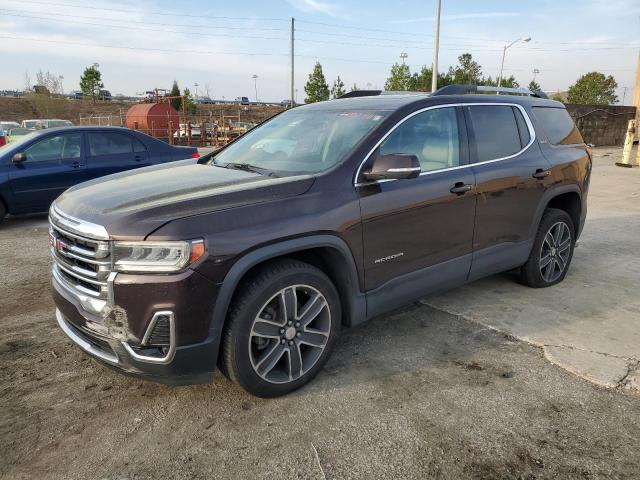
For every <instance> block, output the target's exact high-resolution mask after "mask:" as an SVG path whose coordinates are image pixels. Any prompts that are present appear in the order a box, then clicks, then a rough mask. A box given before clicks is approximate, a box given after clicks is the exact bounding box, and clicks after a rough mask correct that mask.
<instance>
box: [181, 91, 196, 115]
mask: <svg viewBox="0 0 640 480" xmlns="http://www.w3.org/2000/svg"><path fill="white" fill-rule="evenodd" d="M182 96H183V97H184V98H183V101H184V111H185V112H187V113H188V114H190V115H193V114H195V113H197V112H198V107H196V102H195V100H194V99H193V95H191V92H190V91H189V89H188V88H185V89H184V91H183V92H182Z"/></svg>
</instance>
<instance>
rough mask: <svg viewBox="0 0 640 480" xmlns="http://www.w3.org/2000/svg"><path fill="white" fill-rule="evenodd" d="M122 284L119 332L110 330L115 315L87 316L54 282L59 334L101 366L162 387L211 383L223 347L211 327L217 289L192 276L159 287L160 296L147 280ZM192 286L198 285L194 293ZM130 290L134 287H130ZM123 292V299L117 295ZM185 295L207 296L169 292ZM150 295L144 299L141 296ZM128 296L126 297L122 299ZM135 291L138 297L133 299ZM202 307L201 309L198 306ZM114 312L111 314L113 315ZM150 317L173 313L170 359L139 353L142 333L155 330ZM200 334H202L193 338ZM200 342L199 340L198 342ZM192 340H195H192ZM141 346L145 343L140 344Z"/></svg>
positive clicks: (53, 288) (68, 292)
mask: <svg viewBox="0 0 640 480" xmlns="http://www.w3.org/2000/svg"><path fill="white" fill-rule="evenodd" d="M123 280H124V282H125V283H124V284H118V283H117V282H115V284H114V291H115V292H116V295H115V297H116V298H120V299H121V300H122V301H123V302H124V303H123V304H122V303H120V304H119V305H118V306H117V310H118V312H119V313H120V317H121V316H122V314H123V313H122V312H124V315H125V319H124V321H123V322H122V323H121V324H119V325H118V326H117V328H115V327H113V325H110V322H111V321H112V318H111V317H112V315H111V316H100V315H95V314H92V313H90V312H88V311H86V310H85V309H84V308H83V306H82V304H81V301H80V299H78V298H77V296H76V295H74V294H73V293H74V292H71V291H69V289H68V288H66V287H65V285H64V284H63V283H62V282H60V281H59V280H58V279H56V276H55V275H54V276H53V277H52V294H53V298H54V301H55V304H56V320H57V322H58V325H59V326H60V328H61V330H62V331H63V332H64V333H65V334H66V335H67V337H69V338H70V339H71V341H73V343H75V344H76V345H77V346H78V347H80V348H81V349H82V350H83V351H84V352H85V353H87V354H88V355H90V356H91V357H93V358H94V359H96V360H98V361H99V362H101V363H102V364H104V365H106V366H108V367H110V368H112V369H115V370H117V371H120V372H121V373H125V374H130V375H134V376H137V377H141V378H145V379H148V380H152V381H155V382H159V383H170V384H194V383H208V382H210V381H211V379H212V376H213V371H214V369H215V367H216V363H217V357H218V347H219V337H220V335H219V332H218V331H217V330H212V329H210V328H209V326H210V325H209V324H210V320H211V318H212V308H213V304H214V303H215V302H214V301H213V302H212V301H211V299H213V300H215V288H213V289H212V288H210V287H211V283H210V282H209V281H208V280H206V279H204V277H201V276H200V275H199V274H197V273H195V272H193V275H186V276H181V277H177V278H174V280H175V283H173V284H167V283H166V281H167V278H164V279H163V280H164V282H165V283H161V284H160V286H161V288H160V291H161V292H162V295H159V294H158V289H157V288H154V285H153V284H149V283H148V282H146V281H145V283H142V284H140V285H138V287H139V289H140V290H141V291H138V289H137V288H135V286H134V285H131V284H127V282H131V278H124V277H123ZM194 282H195V283H197V284H198V285H199V288H196V285H194ZM127 287H132V288H127ZM119 290H121V295H118V291H119ZM185 290H191V292H190V293H192V294H197V293H200V290H204V291H207V293H208V295H207V296H204V297H203V296H201V295H196V296H187V297H186V298H182V297H180V295H178V297H175V298H174V297H173V296H172V295H169V294H168V293H167V291H173V292H176V293H178V294H180V293H184V291H185ZM145 291H146V295H143V294H142V293H143V292H145ZM124 292H127V295H125V294H124ZM132 292H134V293H135V295H133V296H132V295H131V293H132ZM196 305H200V307H195V306H196ZM112 311H113V310H112ZM147 312H156V313H157V312H160V313H162V314H166V313H171V315H172V320H171V328H172V334H171V344H170V347H169V349H168V351H167V354H166V355H164V356H160V357H158V358H153V357H150V356H147V355H145V354H144V353H145V352H144V350H140V343H141V342H142V334H141V333H140V332H145V331H148V330H149V329H150V327H152V326H153V318H154V316H153V315H152V314H149V315H148V318H147ZM196 332H200V334H199V335H195V333H196ZM196 337H200V339H197V338H196ZM194 339H195V340H196V341H194ZM142 343H143V342H142Z"/></svg>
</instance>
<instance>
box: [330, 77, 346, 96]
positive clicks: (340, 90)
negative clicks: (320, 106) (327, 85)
mask: <svg viewBox="0 0 640 480" xmlns="http://www.w3.org/2000/svg"><path fill="white" fill-rule="evenodd" d="M345 93H346V92H345V90H344V82H343V81H342V80H341V79H340V75H338V78H336V81H335V82H333V87H331V98H340V97H341V96H342V95H344V94H345Z"/></svg>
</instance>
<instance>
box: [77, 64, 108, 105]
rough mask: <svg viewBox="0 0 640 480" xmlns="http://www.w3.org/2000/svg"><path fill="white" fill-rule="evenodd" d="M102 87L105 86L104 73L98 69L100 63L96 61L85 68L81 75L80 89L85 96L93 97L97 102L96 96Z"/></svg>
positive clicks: (94, 101)
mask: <svg viewBox="0 0 640 480" xmlns="http://www.w3.org/2000/svg"><path fill="white" fill-rule="evenodd" d="M102 88H104V84H103V83H102V74H101V73H100V70H98V64H97V63H94V64H93V65H91V66H90V67H87V68H85V69H84V73H83V74H82V76H81V77H80V90H82V93H83V95H84V96H85V97H91V99H92V100H93V103H96V98H97V97H98V96H99V95H100V89H102Z"/></svg>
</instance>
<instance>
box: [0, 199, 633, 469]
mask: <svg viewBox="0 0 640 480" xmlns="http://www.w3.org/2000/svg"><path fill="white" fill-rule="evenodd" d="M593 193H594V192H592V194H593ZM47 245H48V240H47V230H46V222H45V219H44V218H43V217H30V218H23V219H8V220H7V221H6V222H5V223H4V224H3V225H2V227H0V325H1V326H2V330H1V333H0V478H6V479H32V478H38V479H67V478H68V479H83V480H84V479H108V480H123V479H130V480H132V479H145V480H146V479H156V478H162V479H167V480H168V479H183V478H193V479H213V478H216V479H218V478H220V479H226V478H229V479H237V478H274V477H275V478H304V479H307V478H311V479H325V478H326V479H343V478H416V479H425V478H439V479H543V478H544V479H552V478H553V479H573V478H576V479H600V478H615V479H637V478H640V456H639V455H638V451H640V395H638V394H637V393H629V392H626V391H620V390H614V389H606V388H604V387H601V386H597V385H594V384H592V383H589V382H588V381H586V380H584V379H582V378H579V377H577V376H574V375H572V374H571V373H569V372H567V371H566V370H563V369H561V368H559V367H557V366H555V365H553V364H551V363H550V362H549V361H547V360H546V359H545V358H544V355H543V353H542V350H540V349H539V348H538V347H535V346H532V345H530V344H528V343H525V342H521V341H519V340H517V339H515V338H514V337H512V336H510V335H508V334H505V333H501V332H500V331H496V330H494V329H492V328H489V327H485V326H483V325H481V324H479V323H476V322H473V321H470V320H466V319H465V318H463V317H462V316H457V315H452V314H449V313H446V312H444V311H442V310H438V309H435V308H433V307H430V306H428V305H424V304H422V303H420V304H415V305H412V306H410V307H408V308H406V309H404V310H402V311H399V312H396V313H394V314H392V315H387V316H385V317H382V318H379V319H376V320H374V321H372V322H369V323H368V324H366V325H364V326H362V327H360V328H357V329H355V330H351V331H347V332H344V334H343V335H342V336H341V338H340V339H339V341H338V342H337V345H336V349H335V351H334V355H333V357H332V358H331V359H330V361H329V362H328V364H327V365H326V367H325V368H324V370H323V371H322V372H321V373H320V375H319V376H318V377H317V378H316V379H315V380H314V381H313V382H311V383H310V384H309V385H308V386H307V387H305V388H303V389H302V390H300V391H298V392H296V393H294V394H292V395H289V396H287V397H284V398H279V399H274V400H261V399H256V398H254V397H251V396H249V395H248V394H246V393H245V392H243V391H242V390H241V389H240V388H238V387H237V386H235V385H233V384H232V383H230V382H229V381H227V380H226V379H225V378H224V377H223V376H222V375H220V374H219V375H217V376H216V378H215V380H214V382H213V383H212V384H211V385H201V386H189V387H167V386H161V385H156V384H152V383H148V382H145V381H141V380H137V379H132V378H129V377H124V376H122V375H119V374H117V373H114V372H112V371H111V370H108V369H106V368H104V367H102V366H101V365H99V364H97V363H96V362H95V361H93V360H91V359H90V358H88V357H87V356H85V355H84V354H83V353H82V352H81V351H80V349H78V348H77V347H74V346H73V345H71V342H70V341H69V340H67V339H66V337H65V336H64V334H63V333H62V332H61V331H59V329H58V327H57V325H56V323H55V319H54V315H53V313H54V308H53V303H52V300H51V298H50V295H49V286H48V282H49V268H50V259H49V253H48V250H47ZM562 288H563V287H562V285H559V286H557V287H554V288H553V289H549V290H548V291H549V294H550V295H551V294H553V291H554V290H556V291H557V290H559V289H562ZM486 289H487V292H486V293H487V294H488V295H491V294H494V292H492V290H491V288H490V287H486ZM588 294H589V295H594V292H593V291H589V293H588Z"/></svg>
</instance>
